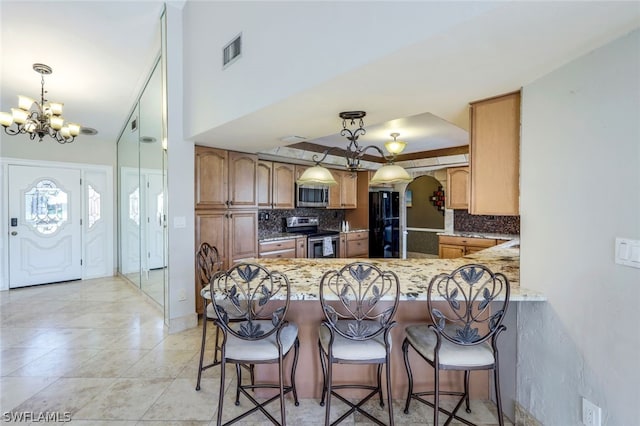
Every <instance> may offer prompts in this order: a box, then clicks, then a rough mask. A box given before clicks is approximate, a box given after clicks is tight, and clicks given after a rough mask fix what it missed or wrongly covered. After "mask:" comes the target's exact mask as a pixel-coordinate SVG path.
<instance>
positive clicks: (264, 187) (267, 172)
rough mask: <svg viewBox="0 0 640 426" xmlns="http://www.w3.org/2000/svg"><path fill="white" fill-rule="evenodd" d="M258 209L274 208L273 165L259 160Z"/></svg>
mask: <svg viewBox="0 0 640 426" xmlns="http://www.w3.org/2000/svg"><path fill="white" fill-rule="evenodd" d="M256 174H257V185H258V208H261V209H270V208H273V163H272V162H271V161H264V160H259V161H258V166H257V172H256Z"/></svg>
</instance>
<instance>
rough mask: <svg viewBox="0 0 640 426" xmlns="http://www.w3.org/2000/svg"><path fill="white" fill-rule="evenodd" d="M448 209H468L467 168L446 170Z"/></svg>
mask: <svg viewBox="0 0 640 426" xmlns="http://www.w3.org/2000/svg"><path fill="white" fill-rule="evenodd" d="M445 199H446V201H445V203H446V207H447V208H448V209H464V210H468V209H469V167H450V168H448V169H447V195H446V197H445Z"/></svg>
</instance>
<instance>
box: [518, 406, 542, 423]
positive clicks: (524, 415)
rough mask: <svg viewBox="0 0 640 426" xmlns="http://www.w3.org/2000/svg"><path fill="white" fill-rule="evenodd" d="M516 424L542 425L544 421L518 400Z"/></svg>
mask: <svg viewBox="0 0 640 426" xmlns="http://www.w3.org/2000/svg"><path fill="white" fill-rule="evenodd" d="M516 426H542V423H541V422H540V421H539V420H538V419H536V418H535V417H533V415H532V414H531V413H530V412H528V411H527V410H526V409H525V408H524V407H523V406H522V405H520V404H518V402H517V401H516Z"/></svg>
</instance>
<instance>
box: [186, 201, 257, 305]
mask: <svg viewBox="0 0 640 426" xmlns="http://www.w3.org/2000/svg"><path fill="white" fill-rule="evenodd" d="M195 234H196V238H195V240H196V241H195V242H196V250H197V247H200V244H201V243H203V242H208V243H209V244H211V245H213V246H215V247H216V248H217V249H218V253H219V254H220V260H221V261H222V267H223V268H228V267H230V266H231V265H233V264H234V263H236V262H239V261H242V260H245V259H249V258H255V257H257V256H258V212H257V211H248V210H196V217H195ZM202 310H203V307H202V300H201V298H200V289H199V283H196V312H198V313H202Z"/></svg>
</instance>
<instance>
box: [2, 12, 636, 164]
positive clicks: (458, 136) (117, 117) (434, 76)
mask: <svg viewBox="0 0 640 426" xmlns="http://www.w3.org/2000/svg"><path fill="white" fill-rule="evenodd" d="M556 3H558V2H556ZM434 4H436V2H434ZM499 4H500V7H496V8H495V9H493V10H491V11H488V12H487V13H484V14H481V15H480V16H478V17H476V18H474V19H473V20H472V21H470V22H466V23H465V25H456V26H453V27H451V28H448V29H447V30H446V31H442V32H441V33H439V34H436V35H433V36H432V37H430V38H429V39H428V40H423V41H422V42H420V43H416V44H413V45H411V46H408V47H407V46H404V47H403V48H402V49H400V50H398V51H396V52H394V53H393V54H390V55H387V56H386V57H385V58H382V59H380V60H377V61H375V63H371V64H366V65H364V66H361V67H359V68H358V69H355V70H353V71H352V72H349V73H345V74H343V75H341V76H336V78H334V79H332V80H331V81H325V82H323V83H322V84H318V85H317V86H316V87H313V88H310V89H309V90H306V91H305V92H304V93H301V94H300V95H298V96H291V97H289V98H288V99H286V100H285V101H283V102H281V103H279V104H274V105H272V106H270V107H267V108H262V109H261V110H259V111H256V112H254V113H251V114H247V115H245V116H243V117H240V118H238V119H235V120H231V121H229V122H227V123H223V124H222V125H219V126H216V127H215V128H211V129H210V130H208V131H206V132H204V133H202V134H200V135H198V139H197V141H198V143H202V144H210V145H216V146H221V145H224V143H227V144H228V146H227V147H228V148H234V147H236V148H238V147H241V148H245V149H249V148H250V146H249V145H247V144H248V143H251V142H247V141H256V140H258V138H256V135H260V136H261V138H260V140H262V141H263V142H261V144H256V146H255V149H256V150H266V149H268V148H270V147H271V146H274V145H280V146H282V145H286V144H287V143H286V142H284V141H282V138H283V137H286V136H293V135H296V136H302V137H304V138H305V139H307V140H309V141H311V142H317V143H321V144H324V145H335V146H344V145H345V139H344V138H343V137H342V136H340V135H339V131H340V129H341V120H340V119H339V118H338V113H339V112H340V111H342V110H344V109H345V108H344V105H354V108H353V109H362V110H365V111H367V112H368V114H367V117H365V128H366V130H367V134H366V136H364V137H362V138H361V142H362V143H363V144H367V145H368V144H371V143H379V146H382V143H383V142H384V141H386V140H388V139H389V138H390V137H389V134H390V133H391V132H392V131H397V132H399V133H400V137H399V139H402V140H404V141H406V142H408V147H407V149H406V151H405V152H406V153H411V152H415V151H424V150H432V149H439V148H445V147H450V146H460V145H464V144H465V143H466V142H467V132H466V128H467V125H468V116H467V104H468V102H470V101H473V100H477V99H480V98H483V97H487V96H491V95H497V94H500V93H504V92H507V91H512V90H517V89H518V88H519V87H521V86H523V85H525V84H529V83H531V82H532V81H535V79H537V78H539V77H540V76H542V75H544V74H546V73H548V72H550V71H551V70H553V69H555V68H557V67H559V66H561V65H562V64H563V63H566V62H568V61H570V60H572V59H574V58H575V57H577V56H580V55H582V54H585V53H588V52H589V51H590V50H592V49H594V48H596V47H598V46H600V45H602V44H604V43H606V42H608V41H610V40H613V39H614V38H616V37H618V36H621V35H623V34H625V33H626V32H629V31H630V30H632V29H633V28H636V27H638V26H640V3H639V2H637V1H633V2H619V3H613V2H575V3H564V4H565V5H566V6H565V7H563V8H560V9H558V10H555V9H554V10H550V9H549V5H550V4H551V3H544V2H506V3H499ZM365 6H366V3H363V7H365ZM161 11H162V3H161V2H158V1H153V0H149V1H137V2H134V1H103V2H100V1H84V2H71V1H43V2H31V1H6V0H0V27H1V32H0V35H1V37H2V38H1V47H2V49H1V55H2V65H1V68H0V78H1V86H0V90H1V92H0V95H1V96H0V110H2V111H8V110H9V109H10V108H11V107H13V106H15V103H16V100H17V98H16V95H18V94H24V95H27V96H30V97H34V98H35V97H37V96H38V95H39V89H40V75H38V74H36V73H35V72H34V71H32V64H33V63H35V62H42V63H46V64H48V65H50V66H51V67H52V68H53V74H52V75H50V76H47V77H46V78H45V82H46V83H45V88H46V89H47V90H48V91H49V97H50V99H51V100H54V101H61V102H64V103H65V114H64V115H65V118H67V119H69V120H70V121H75V122H79V123H80V124H82V125H83V126H87V127H93V128H95V129H97V130H98V132H99V135H98V136H94V138H99V139H100V140H104V141H107V142H108V143H115V140H116V139H117V136H118V134H119V132H120V130H121V129H122V127H123V125H124V123H125V120H126V119H127V115H128V113H129V111H130V109H131V107H132V105H133V104H134V102H135V100H136V98H137V96H138V94H139V92H140V90H141V87H142V84H143V82H144V80H145V79H146V78H147V74H148V73H149V71H150V69H151V65H152V63H153V61H154V59H155V57H156V55H157V52H158V50H159V18H160V14H161ZM186 30H188V27H187V28H186ZM354 31H355V32H356V33H357V20H356V25H355V26H354ZM381 31H384V28H381ZM319 37H320V36H319ZM425 52H427V53H425ZM301 72H304V71H303V69H301ZM354 82H361V84H354ZM327 110H331V111H333V112H332V113H331V114H330V115H329V116H327V114H325V112H326V111H327ZM321 111H322V114H323V115H322V116H320V114H321V113H320V112H321ZM292 122H295V124H296V125H295V126H291V124H292ZM81 137H84V138H88V137H89V136H81ZM220 141H226V142H224V143H221V142H220ZM243 144H244V145H243Z"/></svg>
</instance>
